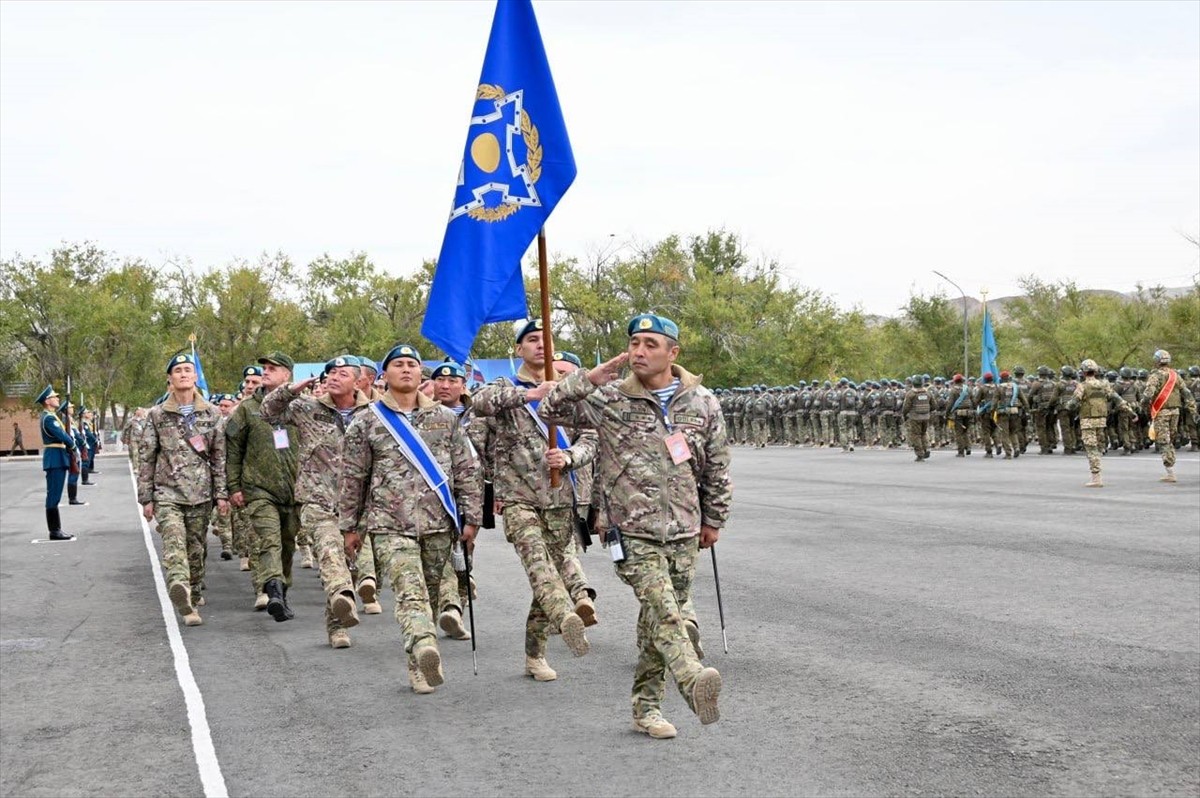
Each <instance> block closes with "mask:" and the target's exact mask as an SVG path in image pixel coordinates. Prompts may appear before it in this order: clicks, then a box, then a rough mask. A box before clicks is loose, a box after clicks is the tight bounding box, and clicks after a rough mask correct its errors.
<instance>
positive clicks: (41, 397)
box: [33, 385, 58, 405]
mask: <svg viewBox="0 0 1200 798" xmlns="http://www.w3.org/2000/svg"><path fill="white" fill-rule="evenodd" d="M52 396H58V393H57V392H56V391H55V390H54V386H53V385H47V386H46V387H45V389H44V390H43V391H42V392H41V393H39V394H38V397H37V399H34V400H33V401H35V402H37V403H38V404H39V405H44V404H46V400H47V399H49V398H50V397H52Z"/></svg>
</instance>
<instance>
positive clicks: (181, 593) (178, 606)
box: [167, 582, 195, 616]
mask: <svg viewBox="0 0 1200 798" xmlns="http://www.w3.org/2000/svg"><path fill="white" fill-rule="evenodd" d="M167 595H168V596H170V597H171V604H172V605H173V606H174V607H175V611H176V612H178V613H179V614H180V615H183V616H188V615H191V614H192V613H193V612H195V610H194V609H193V608H192V591H191V588H189V587H188V586H187V585H185V584H184V583H183V582H172V583H171V586H170V587H168V588H167Z"/></svg>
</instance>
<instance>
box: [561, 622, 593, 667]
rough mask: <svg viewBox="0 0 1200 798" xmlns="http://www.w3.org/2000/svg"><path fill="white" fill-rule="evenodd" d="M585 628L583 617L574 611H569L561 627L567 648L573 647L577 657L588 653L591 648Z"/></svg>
mask: <svg viewBox="0 0 1200 798" xmlns="http://www.w3.org/2000/svg"><path fill="white" fill-rule="evenodd" d="M583 628H584V627H583V619H582V618H580V617H579V616H578V615H576V614H575V613H573V612H569V613H567V617H566V618H563V622H562V626H561V627H559V631H560V632H561V633H562V638H563V642H564V643H566V644H567V648H569V649H571V653H572V654H574V655H575V656H577V657H582V656H583V655H584V654H586V653H588V649H589V648H590V646H589V645H588V639H587V635H586V634H584V632H583Z"/></svg>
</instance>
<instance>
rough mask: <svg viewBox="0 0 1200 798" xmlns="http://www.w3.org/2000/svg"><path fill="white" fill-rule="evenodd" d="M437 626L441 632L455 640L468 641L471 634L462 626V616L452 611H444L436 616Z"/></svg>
mask: <svg viewBox="0 0 1200 798" xmlns="http://www.w3.org/2000/svg"><path fill="white" fill-rule="evenodd" d="M438 626H440V627H441V629H442V631H443V632H445V633H446V634H447V635H449V636H450V637H452V638H454V639H455V640H470V639H471V633H470V632H468V631H467V629H466V627H464V626H463V622H462V615H460V614H458V613H457V612H455V611H454V610H446V611H445V612H443V613H442V614H441V615H439V616H438Z"/></svg>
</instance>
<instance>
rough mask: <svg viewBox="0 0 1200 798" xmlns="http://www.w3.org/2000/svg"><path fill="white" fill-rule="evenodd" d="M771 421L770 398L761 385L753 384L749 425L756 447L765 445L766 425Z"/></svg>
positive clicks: (760, 447) (761, 447)
mask: <svg viewBox="0 0 1200 798" xmlns="http://www.w3.org/2000/svg"><path fill="white" fill-rule="evenodd" d="M770 421H771V399H770V397H769V396H767V394H766V393H764V392H763V389H762V386H761V385H755V386H754V399H753V400H752V401H751V402H750V425H751V429H752V430H753V443H754V447H755V448H756V449H765V448H766V446H767V435H768V425H769V424H770Z"/></svg>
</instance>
